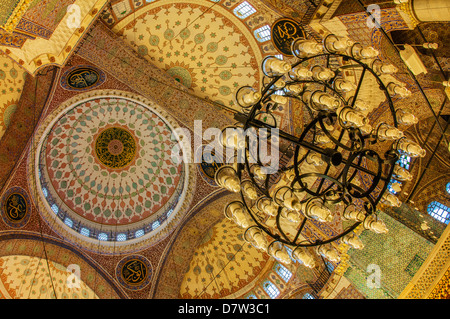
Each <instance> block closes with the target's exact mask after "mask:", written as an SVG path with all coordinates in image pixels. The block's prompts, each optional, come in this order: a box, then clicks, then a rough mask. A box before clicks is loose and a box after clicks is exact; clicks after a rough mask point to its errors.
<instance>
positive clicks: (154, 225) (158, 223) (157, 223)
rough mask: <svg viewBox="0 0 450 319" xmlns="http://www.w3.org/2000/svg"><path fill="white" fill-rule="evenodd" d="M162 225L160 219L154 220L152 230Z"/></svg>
mask: <svg viewBox="0 0 450 319" xmlns="http://www.w3.org/2000/svg"><path fill="white" fill-rule="evenodd" d="M160 225H161V224H160V222H159V220H157V221H155V222H153V224H152V230H154V229H156V228H158V227H159V226H160Z"/></svg>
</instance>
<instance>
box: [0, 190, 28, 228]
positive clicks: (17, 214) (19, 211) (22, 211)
mask: <svg viewBox="0 0 450 319" xmlns="http://www.w3.org/2000/svg"><path fill="white" fill-rule="evenodd" d="M29 208H30V203H29V200H28V196H27V194H26V192H25V190H23V189H22V188H20V187H13V188H11V189H9V190H8V192H7V193H6V194H5V195H4V196H3V198H2V217H3V220H4V221H5V222H6V223H7V224H8V225H10V226H12V227H16V228H17V227H22V226H23V225H25V224H26V222H27V221H28V219H29V217H30V216H29V215H30V214H29Z"/></svg>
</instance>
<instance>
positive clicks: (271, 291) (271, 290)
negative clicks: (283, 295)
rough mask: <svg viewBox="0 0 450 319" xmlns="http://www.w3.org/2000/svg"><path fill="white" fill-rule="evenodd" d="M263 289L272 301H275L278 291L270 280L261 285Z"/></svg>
mask: <svg viewBox="0 0 450 319" xmlns="http://www.w3.org/2000/svg"><path fill="white" fill-rule="evenodd" d="M263 289H264V291H265V292H266V293H267V294H268V295H269V297H270V298H272V299H275V298H276V297H277V296H278V295H279V294H280V291H279V290H278V288H277V286H275V284H274V283H273V282H271V281H270V280H266V281H265V282H264V283H263Z"/></svg>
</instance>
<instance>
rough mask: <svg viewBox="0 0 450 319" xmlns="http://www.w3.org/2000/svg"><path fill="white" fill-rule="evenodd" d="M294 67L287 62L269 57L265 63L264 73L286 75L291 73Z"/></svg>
mask: <svg viewBox="0 0 450 319" xmlns="http://www.w3.org/2000/svg"><path fill="white" fill-rule="evenodd" d="M291 69H292V67H291V65H290V64H289V63H287V62H286V61H283V60H280V59H278V58H276V57H269V58H267V59H266V61H265V62H264V71H266V73H269V74H270V73H275V74H285V73H287V72H289V71H291Z"/></svg>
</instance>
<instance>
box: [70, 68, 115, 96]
mask: <svg viewBox="0 0 450 319" xmlns="http://www.w3.org/2000/svg"><path fill="white" fill-rule="evenodd" d="M105 79H106V75H105V73H104V72H102V71H101V70H100V69H98V68H96V67H93V66H90V65H83V66H74V67H72V68H70V69H68V70H67V71H66V72H64V74H63V75H62V76H61V86H62V87H63V88H65V89H66V90H71V91H86V90H92V89H94V88H96V87H98V86H100V85H102V84H103V82H105Z"/></svg>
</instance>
